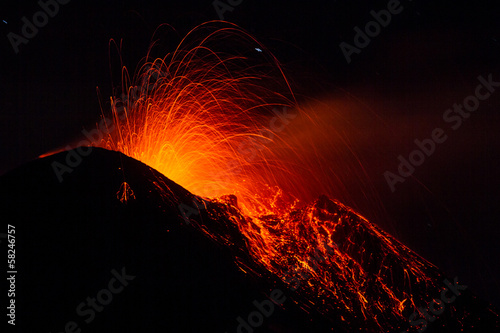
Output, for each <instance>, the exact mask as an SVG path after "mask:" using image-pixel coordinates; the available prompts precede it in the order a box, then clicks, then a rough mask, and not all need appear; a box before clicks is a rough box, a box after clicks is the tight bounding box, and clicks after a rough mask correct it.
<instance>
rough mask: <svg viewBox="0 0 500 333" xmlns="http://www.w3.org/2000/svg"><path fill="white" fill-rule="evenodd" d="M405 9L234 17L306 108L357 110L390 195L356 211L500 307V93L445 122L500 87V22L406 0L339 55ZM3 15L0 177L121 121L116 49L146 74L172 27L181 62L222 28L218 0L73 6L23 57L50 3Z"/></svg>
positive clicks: (362, 4)
mask: <svg viewBox="0 0 500 333" xmlns="http://www.w3.org/2000/svg"><path fill="white" fill-rule="evenodd" d="M238 2H240V1H234V3H238ZM391 2H392V1H379V0H376V1H349V0H338V1H337V0H335V1H334V0H330V1H309V2H305V1H258V0H243V1H242V2H241V4H239V5H237V6H235V7H234V8H233V10H232V11H227V12H225V13H224V19H225V20H227V21H230V22H233V23H235V24H238V25H239V26H241V27H242V28H243V29H245V30H246V31H248V32H249V33H251V34H252V35H254V36H255V37H256V38H257V39H258V40H259V41H260V42H261V43H263V44H264V45H266V46H267V47H268V48H269V49H270V50H271V51H272V52H273V53H274V54H275V55H276V57H277V59H278V60H279V61H280V62H281V63H282V65H283V67H284V69H285V73H286V74H287V75H289V77H290V79H291V82H292V84H293V87H292V88H293V89H294V91H295V92H296V93H297V96H298V100H299V103H300V102H301V101H304V100H310V99H315V100H320V101H331V100H334V101H335V103H331V105H332V108H334V106H333V105H334V104H335V105H336V103H340V104H342V103H344V102H345V103H348V104H349V105H351V106H353V110H355V111H353V112H355V113H356V116H352V118H350V119H351V121H352V122H353V123H352V124H351V125H352V128H354V129H356V130H355V131H354V132H351V133H346V135H347V136H348V137H349V138H350V140H351V141H353V142H355V145H354V147H355V149H356V153H357V154H358V155H359V156H360V159H361V160H362V161H363V164H364V167H365V169H366V170H367V175H368V177H369V178H370V181H371V186H372V187H373V189H374V190H375V192H376V193H377V195H378V197H377V198H375V197H372V198H367V197H364V196H363V195H361V192H360V191H358V190H354V189H353V194H352V195H350V196H349V198H348V199H346V198H343V199H344V200H347V202H346V204H348V205H351V206H355V207H357V208H358V210H359V211H360V213H361V214H362V215H364V216H366V217H367V218H369V219H370V220H372V221H373V222H375V223H377V224H378V225H379V226H381V227H382V228H383V229H384V230H386V231H387V232H389V233H390V234H392V235H394V236H395V237H396V238H398V239H399V240H400V241H402V242H403V243H404V244H406V245H407V246H408V247H410V248H411V249H413V250H414V251H416V252H417V253H418V254H420V255H422V256H423V257H424V258H426V259H427V260H429V261H430V262H432V263H434V264H435V265H437V266H438V267H439V268H441V269H442V270H443V271H445V272H446V274H448V275H449V276H458V277H459V278H460V280H461V281H462V282H463V283H465V284H467V285H468V286H469V287H470V288H471V289H472V290H473V291H474V292H475V293H477V294H478V295H479V296H480V297H481V298H483V299H485V300H486V301H489V302H491V303H493V304H494V305H495V306H497V307H500V284H499V282H498V281H499V279H498V276H499V274H500V267H499V265H498V262H499V260H500V246H499V242H498V236H499V235H500V228H499V227H498V223H499V221H500V205H499V201H500V171H499V170H500V157H499V155H498V154H499V152H500V150H499V149H500V137H499V135H498V128H500V115H499V113H498V112H499V111H500V87H498V88H496V90H494V89H495V87H494V85H493V87H492V90H491V91H490V92H491V94H490V96H489V97H487V98H485V100H484V101H481V102H480V105H479V107H478V109H477V110H476V111H474V112H471V113H470V116H468V118H465V119H462V120H463V121H462V122H461V123H460V124H459V125H457V126H456V129H451V125H454V124H456V123H455V122H449V123H446V122H445V121H443V115H444V114H445V112H446V110H447V109H449V108H452V107H453V104H454V103H463V101H464V99H465V98H466V97H468V96H470V95H473V94H474V93H475V89H476V87H477V86H478V84H480V83H481V81H479V80H478V77H479V76H482V77H483V78H485V79H487V78H488V76H489V75H491V76H492V81H495V82H500V61H499V55H500V12H499V11H498V9H497V8H494V5H493V4H492V3H491V2H487V1H479V2H463V3H462V2H461V1H459V2H457V1H424V0H413V1H410V0H402V1H401V2H400V9H401V11H400V12H399V13H398V14H394V15H393V16H392V17H391V21H390V22H389V23H388V24H387V26H386V27H383V28H381V31H380V33H378V34H377V35H376V36H374V37H372V38H371V40H370V42H369V43H368V45H366V47H362V48H359V49H358V50H359V52H358V53H353V54H351V55H350V56H351V61H350V63H348V62H347V61H346V58H345V56H344V54H343V52H342V49H341V47H340V46H339V45H340V44H341V43H342V42H345V43H348V44H351V45H354V44H355V43H354V38H355V34H356V32H355V30H354V28H355V27H360V28H361V29H364V27H365V25H366V23H368V22H369V21H372V20H373V17H372V15H371V14H370V11H372V10H375V11H379V10H381V9H386V8H387V6H388V3H391ZM0 8H1V10H0V16H1V17H0V27H1V31H0V34H1V35H2V38H1V42H0V60H1V61H0V156H1V159H0V174H4V173H5V172H7V171H9V170H12V169H14V168H16V167H18V166H20V165H22V164H23V163H26V162H28V161H31V160H33V159H36V158H37V156H39V155H41V154H44V153H46V152H48V151H51V150H55V149H59V148H61V147H65V146H66V145H67V144H74V143H76V142H78V141H79V140H81V139H82V135H81V132H82V130H83V129H84V128H89V127H92V125H93V124H94V123H95V122H96V121H98V119H99V116H100V114H101V106H100V105H102V108H103V109H104V111H107V110H109V107H110V103H109V96H110V95H111V94H112V92H113V89H116V88H117V87H118V85H119V82H120V76H119V57H118V52H117V47H116V46H113V45H112V44H110V40H114V41H115V42H116V43H117V44H119V43H121V45H122V49H121V57H122V59H123V62H124V65H125V66H127V68H128V69H129V71H130V72H131V73H133V72H134V70H135V66H136V65H137V64H138V63H139V62H140V60H141V59H142V58H143V57H144V56H145V55H146V52H147V50H148V46H149V45H150V41H151V38H152V36H153V35H154V33H155V31H156V29H157V28H158V27H159V26H160V25H161V24H164V23H165V24H168V25H170V26H171V27H172V28H173V29H175V32H174V31H173V30H172V29H171V30H169V31H170V32H169V33H168V35H167V37H163V40H164V41H166V42H164V43H165V45H163V46H162V47H163V48H164V49H165V50H166V51H168V50H171V48H172V47H174V46H175V45H176V44H177V43H178V42H179V41H180V38H181V37H182V36H184V35H185V34H186V33H187V32H189V31H190V30H191V29H192V28H194V27H195V26H196V25H198V24H201V23H203V22H206V21H211V20H217V19H219V16H218V14H217V11H216V9H215V8H214V6H213V3H212V1H211V0H205V1H199V0H196V1H168V0H167V1H116V0H111V1H85V2H84V1H76V0H72V1H69V2H68V3H67V4H64V5H60V8H59V10H58V13H57V14H55V15H53V16H54V17H51V18H50V19H49V21H48V23H47V24H46V25H45V26H43V27H40V28H39V31H38V33H37V34H36V35H35V36H34V37H32V38H29V39H28V42H27V43H26V44H21V45H20V46H19V52H17V53H16V52H15V50H14V48H13V46H12V44H11V42H10V41H9V38H8V34H9V33H10V32H13V33H16V34H21V29H22V25H23V22H22V21H21V19H22V17H27V18H29V19H30V20H31V18H32V15H33V14H34V13H36V12H37V11H39V10H40V5H39V4H38V3H37V1H35V0H33V1H26V0H23V1H19V2H15V3H14V2H13V1H10V2H2V4H1V5H0ZM165 31H167V30H165ZM110 45H111V47H110ZM157 56H158V57H160V56H163V55H161V54H157ZM117 69H118V70H117ZM482 92H486V90H482ZM327 103H328V102H327ZM359 115H361V117H359ZM362 115H366V117H362ZM374 115H376V116H374ZM346 116H347V117H349V116H348V115H346ZM375 119H377V121H374V120H375ZM435 128H446V131H445V132H446V134H447V140H446V141H445V142H444V143H441V144H438V145H437V146H436V150H435V151H434V153H433V154H432V155H431V156H429V157H428V158H427V159H426V161H425V162H424V163H423V164H422V165H421V166H419V167H417V168H416V170H415V172H414V174H413V176H412V177H409V178H408V179H406V180H405V181H404V182H403V183H398V184H397V185H396V191H395V192H394V193H392V192H391V190H390V188H389V186H388V184H387V182H386V179H385V178H384V172H385V171H390V172H393V173H397V167H398V164H399V161H398V156H399V155H402V156H404V157H405V158H408V156H409V154H410V153H411V152H412V151H413V150H414V149H415V147H416V146H415V143H414V140H415V139H419V140H423V139H426V138H430V137H431V133H432V131H433V130H434V129H435ZM332 163H333V161H332ZM335 165H341V164H338V163H337V162H335ZM353 177H356V175H353ZM346 182H347V183H349V184H351V183H352V184H353V185H352V186H356V185H355V184H357V183H356V182H355V181H350V180H348V179H347V180H346ZM320 194H321V193H318V195H320ZM5 218H7V217H5ZM9 218H12V217H9ZM0 232H4V231H0ZM2 260H3V259H2ZM2 292H3V291H2Z"/></svg>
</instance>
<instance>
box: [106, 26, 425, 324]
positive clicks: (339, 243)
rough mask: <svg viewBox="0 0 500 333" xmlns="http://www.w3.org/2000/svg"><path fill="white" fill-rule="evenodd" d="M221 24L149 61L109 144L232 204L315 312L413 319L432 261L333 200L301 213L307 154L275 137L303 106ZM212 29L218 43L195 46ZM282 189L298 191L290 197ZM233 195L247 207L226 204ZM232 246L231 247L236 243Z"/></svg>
mask: <svg viewBox="0 0 500 333" xmlns="http://www.w3.org/2000/svg"><path fill="white" fill-rule="evenodd" d="M209 27H210V26H207V25H202V26H200V27H198V28H196V29H194V30H193V31H192V32H191V33H190V34H188V35H187V36H186V37H185V38H184V39H183V40H182V42H181V43H180V45H179V47H178V48H177V49H176V50H175V51H174V52H173V53H171V54H168V55H167V56H166V57H165V58H163V59H156V60H154V61H151V62H148V63H146V64H145V65H144V66H143V67H142V69H141V72H140V75H139V76H138V77H137V82H136V86H132V87H127V86H124V87H123V89H124V90H125V91H128V96H127V97H126V99H125V100H122V101H120V100H118V99H117V98H112V99H111V102H112V111H113V116H114V123H113V125H112V126H110V128H109V133H103V134H104V136H105V139H103V140H102V142H99V143H97V144H98V145H100V146H103V147H105V148H108V149H112V150H118V151H121V152H123V153H124V154H126V155H128V156H131V157H133V158H135V159H137V160H140V161H142V162H143V163H145V164H147V165H149V166H151V167H152V168H154V169H156V170H158V171H160V172H161V173H162V174H164V175H165V176H167V177H168V178H170V179H171V180H173V181H175V182H176V183H178V184H180V185H182V186H183V187H185V188H186V189H187V190H189V191H190V192H192V193H194V194H196V195H199V196H202V197H205V198H209V199H207V202H210V203H212V204H224V205H229V206H231V207H232V210H231V211H233V212H234V214H233V215H232V216H230V217H229V218H228V220H230V221H232V222H231V223H234V225H236V227H237V229H238V230H239V232H240V233H241V235H243V236H244V238H245V240H246V241H245V246H246V247H247V251H248V253H250V255H251V257H252V258H253V260H254V261H255V262H257V263H259V264H260V265H261V266H262V267H264V268H265V269H267V270H268V271H269V272H271V273H272V274H274V275H275V276H277V277H278V278H279V279H281V280H282V281H284V282H289V279H293V278H295V279H296V280H297V279H298V280H299V281H300V282H301V286H302V287H301V288H302V295H303V296H304V297H305V299H306V300H307V302H306V303H307V304H308V305H305V307H311V305H314V306H316V307H318V309H319V311H320V312H322V313H330V314H331V313H335V312H338V313H340V315H339V317H340V318H342V320H347V319H345V318H348V317H349V318H350V320H355V319H361V320H363V321H365V322H369V323H372V324H373V322H374V323H376V325H380V324H381V322H383V320H389V319H387V318H399V319H403V318H404V315H403V311H404V310H405V309H406V308H407V307H408V306H409V307H412V308H413V307H415V306H416V304H417V303H418V302H419V300H418V299H415V298H413V296H412V295H411V292H410V291H411V288H412V286H413V285H415V286H418V288H420V291H425V292H427V291H428V290H427V289H428V287H429V288H431V287H433V286H432V282H431V279H429V278H428V276H427V275H426V274H427V272H428V271H432V265H430V264H429V263H427V262H425V261H424V260H423V259H421V258H420V257H418V256H417V255H416V254H414V253H412V252H411V251H410V250H409V249H407V248H406V247H404V246H403V245H402V244H400V243H399V242H397V241H396V240H395V239H393V238H392V237H390V236H389V235H387V234H386V233H384V232H382V231H381V230H379V229H378V228H377V227H376V226H374V225H372V224H370V223H369V222H368V221H366V220H365V219H364V218H363V217H361V216H360V215H358V214H356V213H355V212H353V211H352V210H350V209H349V208H347V207H345V206H342V205H341V204H340V203H337V202H335V203H332V202H331V201H328V200H325V199H321V200H319V201H318V202H317V203H316V204H314V205H312V206H308V207H306V208H300V209H299V208H297V201H296V200H295V199H294V198H295V197H298V196H300V192H301V191H303V190H304V188H303V187H302V188H301V187H300V186H302V185H304V184H306V183H307V182H308V179H307V176H304V174H303V173H301V169H299V168H297V167H294V164H293V163H295V165H300V163H301V162H302V160H301V159H300V158H297V159H295V160H294V159H293V158H288V159H287V161H288V162H285V159H283V158H282V157H283V156H284V155H286V154H291V155H293V154H296V152H294V150H293V149H292V147H290V146H289V144H287V141H286V140H284V139H283V137H282V136H281V135H280V133H279V131H276V130H274V131H273V121H274V122H276V121H278V120H279V121H282V122H283V123H282V124H281V125H283V124H285V123H286V122H285V121H284V120H283V119H280V118H279V117H278V116H277V114H278V113H277V112H276V110H282V109H283V108H286V107H291V106H293V105H294V103H293V101H294V97H293V94H292V93H291V91H290V88H289V85H288V81H287V80H286V78H285V77H284V75H283V73H282V71H281V68H280V67H279V64H278V63H277V62H276V60H275V59H274V57H273V56H272V55H270V54H267V52H266V51H265V50H266V49H265V48H264V47H263V46H262V45H260V44H258V43H257V42H256V41H255V40H253V39H252V38H251V37H250V36H248V35H247V34H245V33H242V32H241V31H240V30H238V29H236V27H234V26H233V25H230V26H229V27H228V28H223V29H216V30H214V31H212V30H210V28H209ZM200 30H201V31H202V32H203V33H205V32H206V31H208V33H207V34H206V35H207V37H204V38H202V39H201V40H199V39H196V38H194V41H196V40H198V42H196V43H194V42H193V36H197V35H198V33H199V32H200ZM220 41H223V42H224V45H231V51H232V52H231V53H230V54H228V53H226V52H223V51H216V49H215V48H214V47H213V45H214V44H217V42H220ZM241 41H243V43H241ZM256 47H258V48H259V50H264V52H262V54H261V52H259V51H256V50H255V48H256ZM256 56H259V57H264V58H261V59H260V60H258V61H255V57H256ZM262 64H264V65H262ZM269 64H270V66H269ZM272 73H274V74H276V73H277V74H278V75H277V76H273V75H272ZM273 77H278V79H273ZM137 87H138V88H137ZM137 89H138V90H139V91H140V93H139V94H138V95H137V94H135V93H134V92H136V91H137ZM277 91H284V93H283V94H280V93H278V92H277ZM276 117H278V118H276ZM273 119H274V120H273ZM280 128H283V126H281V127H280ZM269 130H271V131H272V135H270V132H269ZM271 143H278V144H277V145H274V146H273V147H280V149H281V150H280V151H276V150H274V149H271ZM283 150H287V152H285V153H284V152H283ZM290 161H293V162H292V163H290ZM306 167H307V166H306ZM327 169H328V168H327ZM283 185H286V186H285V187H283ZM280 187H281V188H287V189H296V192H295V193H294V192H292V193H288V192H287V194H286V195H285V194H284V193H283V192H282V191H281V190H280ZM227 194H234V195H236V197H237V198H238V204H236V202H233V203H231V202H228V201H227V198H228V197H225V198H219V197H221V196H223V195H227ZM240 210H241V213H240ZM201 229H202V230H203V231H204V232H206V233H207V234H208V235H209V236H211V237H212V238H214V239H218V240H220V239H222V238H219V236H217V235H214V231H213V230H209V229H208V227H202V228H201ZM221 237H222V236H221ZM223 242H224V243H225V244H230V237H229V236H227V237H226V238H224V240H223ZM372 251H373V252H372ZM374 253H375V254H374ZM377 254H380V257H374V256H375V255H377ZM312 258H316V259H315V260H312ZM373 272H376V273H373ZM398 283H399V284H400V285H403V287H401V288H396V287H395V285H398ZM404 304H406V305H404ZM383 318H385V319H383Z"/></svg>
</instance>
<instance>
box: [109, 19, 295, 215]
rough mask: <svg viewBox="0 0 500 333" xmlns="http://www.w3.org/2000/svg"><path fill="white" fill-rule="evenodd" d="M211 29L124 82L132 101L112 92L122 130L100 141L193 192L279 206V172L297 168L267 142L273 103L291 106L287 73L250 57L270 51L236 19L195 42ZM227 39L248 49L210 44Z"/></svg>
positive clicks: (250, 206) (249, 206) (255, 206)
mask: <svg viewBox="0 0 500 333" xmlns="http://www.w3.org/2000/svg"><path fill="white" fill-rule="evenodd" d="M205 28H206V27H205V25H202V26H200V27H198V28H197V29H194V30H193V31H192V32H191V33H190V34H188V35H187V36H186V37H185V38H184V39H183V40H182V42H181V43H180V45H179V47H178V48H177V49H176V50H175V52H173V53H172V54H169V55H167V56H166V57H165V58H164V59H156V60H154V61H152V62H149V63H146V64H145V65H144V66H143V67H142V73H141V74H140V75H139V76H138V79H137V81H138V82H137V86H135V87H124V89H127V88H128V91H129V95H128V97H127V98H126V101H120V100H118V99H116V98H112V111H113V115H114V122H115V127H116V129H114V130H113V131H110V134H109V135H107V136H106V138H105V139H104V140H103V142H101V143H99V145H101V146H104V147H105V148H108V149H112V150H118V151H121V152H123V153H124V154H126V155H128V156H131V157H133V158H136V159H138V160H140V161H142V162H144V163H145V164H147V165H149V166H151V167H153V168H155V169H156V170H158V171H160V172H162V173H163V174H164V175H166V176H167V177H169V178H170V179H172V180H173V181H175V182H176V183H178V184H180V185H182V186H183V187H185V188H186V189H188V190H189V191H191V192H192V193H196V194H197V195H201V196H204V197H212V198H213V197H218V196H221V195H224V194H235V195H237V196H238V198H239V200H240V204H241V206H242V208H243V209H244V210H245V212H246V213H247V214H249V215H255V214H256V213H262V212H263V211H265V210H269V209H273V208H275V207H273V201H270V200H269V195H268V193H267V190H268V188H269V186H274V185H276V184H275V183H276V182H275V181H274V177H275V174H277V173H283V172H288V173H291V174H293V170H290V168H288V169H286V168H285V167H284V166H283V163H282V162H280V160H279V159H277V158H274V157H273V154H272V151H270V150H269V148H268V147H267V145H268V144H269V143H270V142H272V141H275V140H280V139H279V136H278V135H274V134H273V137H272V138H270V137H269V135H266V133H268V130H269V129H268V127H269V124H270V119H272V117H273V115H274V113H273V110H280V109H282V108H284V107H287V106H290V105H291V104H292V102H291V100H292V99H293V95H292V94H291V93H290V90H289V88H288V82H287V80H286V79H285V78H284V76H281V79H280V80H274V79H270V77H268V76H266V75H265V73H263V70H264V69H266V70H268V71H269V67H272V68H271V69H272V70H274V71H275V72H278V73H281V69H280V67H279V65H278V64H277V62H274V58H273V57H272V56H269V55H268V56H267V57H268V58H269V59H271V64H272V66H269V61H267V60H266V59H261V60H260V61H261V62H262V61H264V65H261V64H256V65H252V64H251V62H252V59H251V57H255V56H260V57H263V55H261V54H260V52H259V54H256V53H257V51H255V47H256V46H259V49H260V50H265V48H264V47H263V46H262V45H260V44H257V43H256V42H255V41H254V40H253V39H251V37H249V36H248V35H247V34H245V33H242V32H241V31H240V30H238V29H236V28H235V27H233V26H230V27H228V28H224V29H218V30H215V31H213V32H211V33H209V34H208V37H205V38H203V39H202V40H201V41H200V42H198V43H197V44H195V45H194V46H193V45H192V41H191V39H192V35H197V34H198V33H199V31H198V30H204V29H205ZM236 37H238V38H236ZM222 39H225V40H226V42H227V40H228V39H230V40H236V41H238V40H239V39H241V40H243V41H245V43H244V49H243V51H241V52H240V54H239V55H236V56H233V55H231V56H229V55H226V54H224V53H222V52H215V51H214V50H213V49H212V47H211V46H210V44H212V43H213V42H214V41H216V42H217V41H220V40H222ZM241 40H239V42H240V43H241ZM252 43H253V44H254V46H255V47H252ZM235 47H236V44H235ZM243 52H246V53H249V54H250V55H249V56H247V55H244V54H243ZM269 85H270V86H272V87H273V89H274V90H271V89H269V88H268V87H267V86H269ZM137 87H139V89H137ZM280 87H281V88H280ZM283 87H284V89H282V88H283ZM278 88H279V89H281V90H285V91H286V90H288V96H289V97H290V98H287V97H285V96H284V95H281V94H279V93H276V92H275V91H276V90H278ZM137 90H139V91H140V92H141V93H140V95H139V96H137V97H136V98H135V99H134V97H135V96H134V95H133V94H132V93H133V92H134V91H137ZM120 106H121V107H120ZM266 131H267V132H266ZM272 191H273V192H276V191H275V190H272Z"/></svg>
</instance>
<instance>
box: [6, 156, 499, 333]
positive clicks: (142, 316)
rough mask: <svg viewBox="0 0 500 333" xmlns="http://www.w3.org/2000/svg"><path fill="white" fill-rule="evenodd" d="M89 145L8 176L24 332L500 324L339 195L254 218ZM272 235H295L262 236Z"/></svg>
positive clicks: (493, 327)
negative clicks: (69, 163)
mask: <svg viewBox="0 0 500 333" xmlns="http://www.w3.org/2000/svg"><path fill="white" fill-rule="evenodd" d="M88 152H89V153H88V154H87V156H83V157H81V158H80V160H79V161H78V163H77V164H78V165H75V166H74V168H73V169H72V171H71V173H68V174H66V175H65V178H64V181H62V182H60V181H59V179H58V177H57V175H56V173H54V169H53V165H54V163H56V162H57V163H65V161H66V160H67V158H68V156H70V155H71V154H73V156H76V155H75V154H77V152H76V151H74V150H72V151H65V152H61V153H58V154H54V155H51V156H48V157H45V158H41V159H37V160H35V161H32V162H30V163H28V164H25V165H24V166H21V167H19V168H17V169H15V170H12V171H10V172H8V173H7V174H5V175H3V176H2V177H1V178H0V184H1V185H0V189H1V191H2V198H3V200H2V212H3V214H4V217H6V218H9V220H8V221H6V223H5V224H9V225H10V227H9V228H14V229H15V243H14V244H15V263H13V266H11V267H9V269H8V271H14V272H15V273H12V274H9V276H13V277H14V281H15V283H14V286H13V285H12V281H6V280H4V284H5V286H4V287H5V289H4V290H9V288H10V289H12V288H14V289H13V291H14V293H15V295H12V296H9V301H8V302H11V303H12V300H14V304H15V307H14V311H12V310H11V311H10V314H11V316H10V320H13V322H12V323H15V328H16V329H17V331H19V332H27V331H34V330H37V331H44V332H118V331H125V332H144V331H152V332H160V331H162V330H165V331H172V332H199V331H206V332H304V331H309V332H356V331H360V332H405V331H407V332H414V331H417V330H418V331H419V332H423V331H426V332H459V331H465V332H496V331H498V330H499V320H498V314H497V313H496V312H495V311H496V310H495V309H493V308H492V306H490V305H489V304H488V303H486V302H484V301H482V300H480V299H478V298H477V297H476V296H475V295H474V293H473V292H472V291H470V290H469V289H468V288H466V286H464V285H463V283H462V281H460V280H457V278H453V277H447V276H444V275H443V274H442V273H441V272H440V271H439V269H438V268H436V267H435V266H433V265H432V264H431V263H429V262H427V261H426V260H425V259H423V258H421V257H420V256H419V255H417V254H416V253H414V252H413V251H411V250H410V249H409V248H407V247H406V246H404V245H403V244H401V243H400V242H398V241H397V240H396V239H395V238H393V237H392V236H390V235H388V234H387V233H385V232H384V231H383V230H381V229H380V228H378V227H377V226H376V225H374V224H372V223H370V222H369V221H367V220H366V219H364V218H363V217H362V216H360V215H359V214H358V213H356V212H354V211H353V210H351V209H350V208H349V207H346V206H344V205H342V204H341V203H340V202H337V201H336V200H333V199H330V198H328V197H326V196H320V197H319V198H318V199H317V200H316V201H315V202H312V203H308V204H305V205H303V206H297V207H293V208H290V211H288V212H285V213H283V214H282V215H272V214H267V215H262V216H259V217H248V216H245V215H244V214H243V213H242V212H241V210H240V209H239V206H238V198H237V197H236V196H232V195H228V196H223V197H219V198H216V199H207V198H201V197H198V196H196V195H194V194H192V193H190V192H189V191H187V190H186V189H184V188H183V187H181V186H180V185H178V184H176V183H174V182H173V181H171V180H169V179H168V178H167V177H165V176H164V175H162V174H161V173H159V172H157V171H156V170H154V169H152V168H151V167H149V166H147V165H145V164H143V163H141V162H139V161H137V160H135V159H133V158H130V157H127V156H125V155H123V154H122V153H119V152H114V151H109V150H105V149H101V148H92V149H91V151H88ZM242 225H245V228H244V229H242V228H241V226H242ZM264 226H266V228H264ZM4 230H7V227H6V226H5V225H4ZM241 230H253V231H254V232H252V233H249V232H242V231H241ZM292 233H293V234H294V236H293V237H290V236H289V235H290V234H292ZM287 235H288V236H287ZM272 237H276V238H277V239H286V242H283V243H279V244H276V246H277V247H278V246H279V248H263V247H262V246H259V242H261V243H262V242H264V241H265V239H266V238H272ZM273 239H274V238H273ZM6 241H7V238H6V237H5V238H4V239H2V248H3V249H4V250H5V249H6V247H5V245H6V243H8V242H6ZM266 244H267V243H266ZM260 245H262V244H260ZM262 249H264V250H265V251H262ZM259 251H262V252H259ZM433 300H435V301H433ZM11 303H4V306H5V307H7V306H9V304H11ZM5 307H4V309H5ZM7 311H9V310H7ZM8 313H9V312H8ZM12 314H13V316H12ZM11 325H12V324H11Z"/></svg>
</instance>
